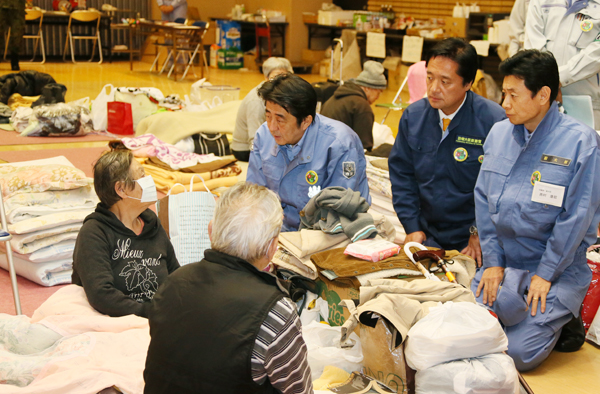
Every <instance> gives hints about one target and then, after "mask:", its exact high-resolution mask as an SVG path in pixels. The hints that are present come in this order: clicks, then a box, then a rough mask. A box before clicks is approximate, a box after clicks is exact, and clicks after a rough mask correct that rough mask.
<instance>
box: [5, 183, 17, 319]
mask: <svg viewBox="0 0 600 394" xmlns="http://www.w3.org/2000/svg"><path fill="white" fill-rule="evenodd" d="M0 218H1V223H2V228H1V229H0V242H4V243H5V245H6V262H7V264H8V274H9V276H10V283H11V285H12V291H13V297H14V299H15V311H16V312H17V315H20V314H21V299H20V298H19V287H18V286H17V274H16V273H15V265H14V263H13V254H12V247H11V246H10V240H11V239H12V235H10V233H8V232H7V231H6V229H7V228H8V226H7V223H6V213H5V211H4V199H3V198H2V187H0Z"/></svg>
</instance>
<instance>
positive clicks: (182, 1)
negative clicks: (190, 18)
mask: <svg viewBox="0 0 600 394" xmlns="http://www.w3.org/2000/svg"><path fill="white" fill-rule="evenodd" d="M156 3H157V4H158V8H159V9H160V13H161V14H162V20H163V21H167V22H175V20H176V19H179V18H183V19H186V18H187V8H188V5H187V0H156Z"/></svg>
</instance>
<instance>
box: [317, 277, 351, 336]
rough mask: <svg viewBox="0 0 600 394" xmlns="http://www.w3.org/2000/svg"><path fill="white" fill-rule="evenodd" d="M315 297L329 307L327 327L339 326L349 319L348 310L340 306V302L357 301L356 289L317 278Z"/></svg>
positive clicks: (341, 283) (337, 282)
mask: <svg viewBox="0 0 600 394" xmlns="http://www.w3.org/2000/svg"><path fill="white" fill-rule="evenodd" d="M316 284H317V295H319V296H320V297H321V298H323V299H324V300H325V301H327V305H328V306H329V319H328V322H329V325H330V326H341V325H343V324H344V323H345V322H346V319H348V318H349V317H350V312H349V311H348V309H346V308H343V307H342V306H341V305H340V301H342V300H352V299H354V300H357V299H358V289H356V288H354V287H350V286H348V285H346V284H345V283H343V282H339V281H335V280H333V281H332V280H327V279H326V278H318V279H317V280H316Z"/></svg>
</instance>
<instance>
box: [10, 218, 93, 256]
mask: <svg viewBox="0 0 600 394" xmlns="http://www.w3.org/2000/svg"><path fill="white" fill-rule="evenodd" d="M82 225H83V223H72V224H66V225H64V226H58V227H53V228H50V229H47V230H41V231H35V232H33V233H28V234H22V235H13V238H12V240H11V242H10V244H11V246H12V247H13V249H14V250H15V251H16V252H17V253H21V254H28V253H33V252H35V251H36V250H39V249H42V248H45V247H46V246H50V245H54V244H57V243H59V242H61V241H65V240H68V239H77V234H79V229H80V228H81V226H82Z"/></svg>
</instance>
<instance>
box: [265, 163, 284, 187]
mask: <svg viewBox="0 0 600 394" xmlns="http://www.w3.org/2000/svg"><path fill="white" fill-rule="evenodd" d="M262 170H263V175H264V176H265V178H266V180H267V187H268V188H269V189H271V190H273V191H275V192H277V190H279V183H280V182H281V179H282V178H283V172H284V171H285V164H284V163H276V162H270V161H265V162H264V163H263V168H262Z"/></svg>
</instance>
